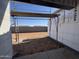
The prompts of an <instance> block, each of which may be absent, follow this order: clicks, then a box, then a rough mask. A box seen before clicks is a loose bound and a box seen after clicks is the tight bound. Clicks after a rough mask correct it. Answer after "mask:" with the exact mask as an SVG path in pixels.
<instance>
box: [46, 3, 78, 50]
mask: <svg viewBox="0 0 79 59" xmlns="http://www.w3.org/2000/svg"><path fill="white" fill-rule="evenodd" d="M58 14H60V16H59V23H58V41H59V42H61V43H63V44H65V45H67V46H69V47H71V48H73V49H75V50H76V51H79V3H78V6H77V18H76V21H74V9H71V10H65V14H64V10H61V11H60V12H59V13H58ZM64 16H65V17H64ZM64 18H65V19H64ZM55 20H56V19H54V18H53V19H52V26H51V31H48V32H50V33H51V35H49V36H50V37H51V38H53V39H56V21H55ZM49 27H50V24H49Z"/></svg>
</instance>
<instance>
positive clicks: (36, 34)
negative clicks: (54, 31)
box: [12, 32, 48, 44]
mask: <svg viewBox="0 0 79 59" xmlns="http://www.w3.org/2000/svg"><path fill="white" fill-rule="evenodd" d="M47 36H48V33H47V32H29V33H19V41H20V42H21V41H23V40H28V39H29V40H30V39H37V38H43V37H47ZM15 38H16V34H15V33H13V34H12V43H13V44H16V39H15Z"/></svg>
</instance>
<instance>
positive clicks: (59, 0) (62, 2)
mask: <svg viewBox="0 0 79 59" xmlns="http://www.w3.org/2000/svg"><path fill="white" fill-rule="evenodd" d="M14 1H20V2H25V3H31V4H36V5H42V6H49V7H55V8H60V9H72V8H74V7H75V1H77V0H14Z"/></svg>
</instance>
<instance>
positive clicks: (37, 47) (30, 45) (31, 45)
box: [12, 32, 57, 56]
mask: <svg viewBox="0 0 79 59" xmlns="http://www.w3.org/2000/svg"><path fill="white" fill-rule="evenodd" d="M12 36H13V39H12V40H13V41H14V42H13V50H14V54H15V53H17V54H16V56H24V55H29V54H34V53H39V52H43V51H48V50H51V49H56V48H57V42H55V41H54V40H52V39H51V38H50V37H48V34H47V32H32V33H20V34H19V38H20V39H19V40H21V41H22V42H23V43H19V44H15V43H16V42H15V39H14V38H15V36H14V34H12Z"/></svg>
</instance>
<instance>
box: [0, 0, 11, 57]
mask: <svg viewBox="0 0 79 59" xmlns="http://www.w3.org/2000/svg"><path fill="white" fill-rule="evenodd" d="M11 58H12V41H11V32H10V2H9V0H1V1H0V59H11Z"/></svg>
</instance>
